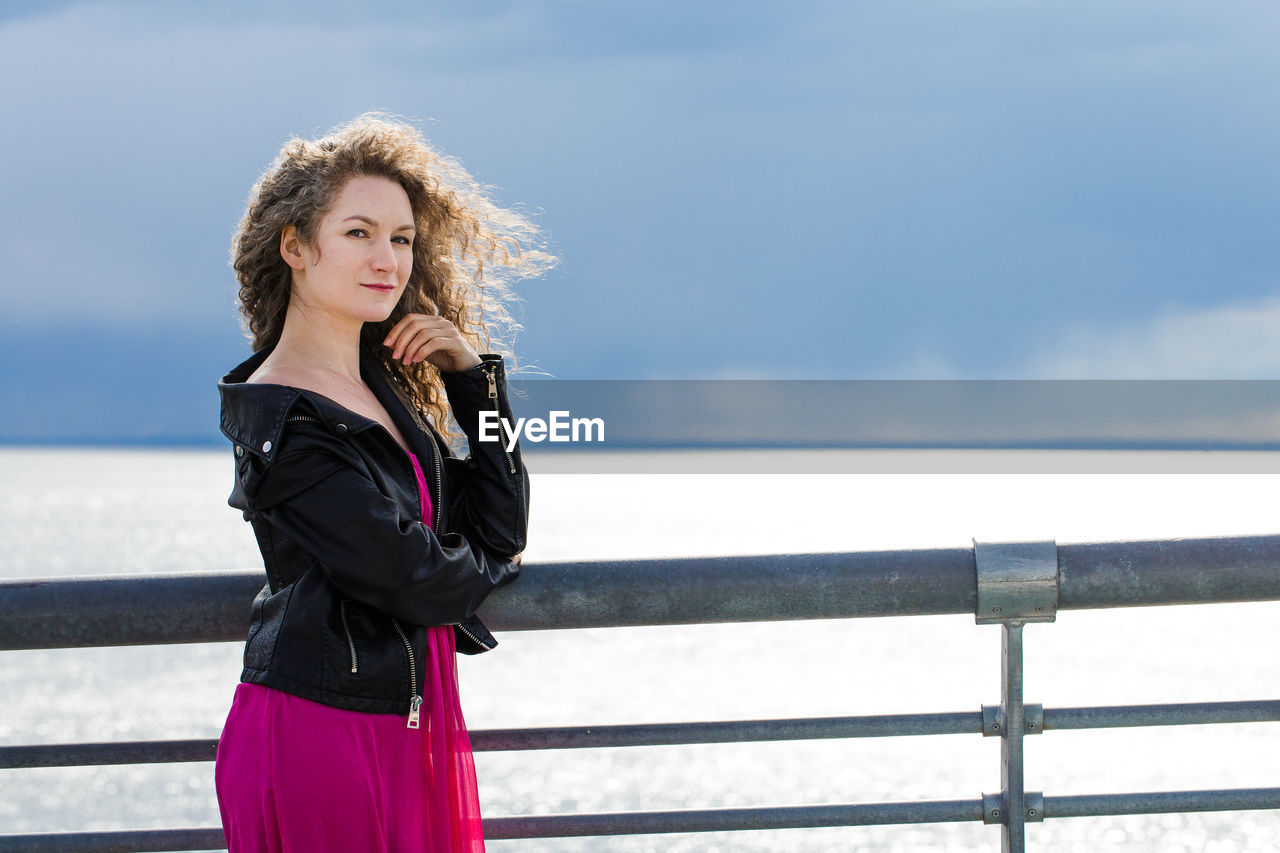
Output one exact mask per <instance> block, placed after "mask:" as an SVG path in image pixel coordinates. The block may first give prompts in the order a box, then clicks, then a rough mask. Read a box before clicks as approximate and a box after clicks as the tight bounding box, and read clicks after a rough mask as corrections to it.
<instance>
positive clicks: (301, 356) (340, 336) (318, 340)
mask: <svg viewBox="0 0 1280 853" xmlns="http://www.w3.org/2000/svg"><path fill="white" fill-rule="evenodd" d="M363 326H364V323H363V322H361V321H359V320H354V321H353V320H352V319H351V318H349V317H336V316H334V315H332V314H327V313H325V312H319V311H311V310H308V309H306V308H305V307H303V306H300V305H298V304H296V303H290V305H289V310H288V312H287V313H286V314H285V321H284V328H283V329H281V331H280V341H279V343H277V344H276V347H275V351H274V352H272V353H271V359H272V360H273V361H276V362H278V363H281V364H284V363H288V364H291V365H294V366H297V367H305V368H307V369H309V370H313V371H322V372H325V373H330V374H332V375H334V376H337V377H342V378H344V379H347V380H349V381H351V382H352V383H354V384H357V385H358V384H360V383H361V382H362V380H361V377H360V330H361V328H362V327H363Z"/></svg>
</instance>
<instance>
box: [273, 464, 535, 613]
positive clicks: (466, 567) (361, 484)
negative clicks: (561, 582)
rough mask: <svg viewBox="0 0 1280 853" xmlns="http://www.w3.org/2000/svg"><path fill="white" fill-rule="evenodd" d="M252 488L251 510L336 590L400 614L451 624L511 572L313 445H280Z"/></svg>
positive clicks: (513, 570)
mask: <svg viewBox="0 0 1280 853" xmlns="http://www.w3.org/2000/svg"><path fill="white" fill-rule="evenodd" d="M283 450H284V448H282V451H283ZM262 487H263V488H262V489H261V490H260V491H259V495H258V497H259V498H260V500H258V501H255V504H256V507H255V510H256V513H257V515H258V516H259V517H260V519H261V520H262V521H265V522H266V523H268V524H270V525H271V527H272V530H273V532H274V533H275V534H278V535H280V536H284V537H287V538H288V539H289V540H291V541H292V543H294V544H296V545H297V546H299V547H301V548H303V549H304V550H306V551H308V552H310V553H311V554H313V555H315V556H316V558H317V561H318V564H319V566H320V567H321V569H322V570H323V571H324V572H325V573H326V574H327V575H328V577H329V579H330V580H331V581H332V582H333V584H334V586H336V587H337V588H338V589H340V590H341V591H342V592H343V594H345V595H347V596H350V597H351V598H353V599H356V600H357V601H361V602H364V603H366V604H369V605H372V606H373V607H376V608H378V609H379V610H382V611H385V612H387V613H390V614H391V615H393V616H396V617H399V618H402V619H404V620H406V621H408V622H413V623H415V624H419V625H448V624H454V623H457V622H461V621H463V620H465V619H467V618H468V617H470V616H471V615H473V614H474V613H475V611H476V609H477V608H478V607H479V606H480V603H481V602H482V601H483V600H484V598H485V596H486V595H488V594H489V593H490V592H491V591H493V590H494V589H495V588H496V587H498V586H500V585H502V584H504V583H506V582H508V581H510V580H513V579H514V578H515V577H516V575H517V574H518V573H519V565H518V564H516V563H513V562H511V561H509V560H505V559H501V558H499V557H496V556H494V555H493V554H489V553H486V552H485V550H484V549H483V548H477V547H473V546H472V544H471V543H469V542H468V541H467V540H466V539H465V538H464V537H463V536H461V535H459V534H457V533H447V534H445V535H443V536H439V537H437V536H436V534H435V533H434V532H433V531H432V530H431V528H430V527H428V526H427V525H426V524H424V523H422V521H420V520H417V519H412V518H408V517H406V516H405V515H404V514H403V513H402V511H401V510H400V508H399V507H398V505H397V504H396V502H395V500H394V499H392V498H391V497H389V496H388V495H386V494H384V493H383V492H382V491H380V490H379V489H378V487H377V486H376V484H375V483H374V482H373V480H372V479H371V478H370V477H369V476H368V475H366V474H365V473H363V472H362V471H361V470H360V469H359V468H357V467H355V466H353V465H352V464H350V462H349V461H347V460H344V459H342V458H341V457H340V456H339V455H338V454H337V453H333V452H330V451H327V450H325V449H324V448H322V447H316V446H314V445H311V446H308V447H307V448H305V449H303V448H299V449H298V450H296V451H294V452H292V453H287V454H286V453H282V455H281V456H279V457H277V458H276V460H275V461H274V462H273V463H272V465H271V467H270V469H269V470H268V472H267V473H266V474H265V476H264V479H263V482H262Z"/></svg>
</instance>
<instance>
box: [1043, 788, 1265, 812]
mask: <svg viewBox="0 0 1280 853" xmlns="http://www.w3.org/2000/svg"><path fill="white" fill-rule="evenodd" d="M1249 809H1280V788H1241V789H1236V790H1209V791H1158V792H1152V793H1145V794H1078V795H1072V796H1066V797H1045V798H1044V816H1045V817H1046V818H1055V817H1102V816H1111V815H1131V814H1168V813H1172V812H1225V811H1243V810H1249Z"/></svg>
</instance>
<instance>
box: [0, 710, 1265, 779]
mask: <svg viewBox="0 0 1280 853" xmlns="http://www.w3.org/2000/svg"><path fill="white" fill-rule="evenodd" d="M1276 721H1280V701H1271V700H1266V701H1244V702H1204V703H1184V704H1174V705H1118V706H1114V707H1099V708H1046V709H1044V724H1043V729H1044V731H1064V730H1072V729H1098V728H1115V727H1127V726H1176V725H1204V724H1214V723H1257V722H1276ZM981 732H982V712H981V711H954V712H948V713H935V714H886V715H878V716H862V717H808V718H797V719H780V720H722V721H712V722H703V723H638V724H626V725H612V726H556V727H545V728H513V729H477V730H475V731H472V732H471V747H472V749H473V750H474V751H476V752H509V751H518V750H535V749H603V748H610V747H628V746H684V745H691V744H710V743H748V742H763V741H788V740H823V739H831V740H836V739H843V738H870V737H915V736H922V735H945V734H978V733H981ZM217 747H218V741H217V740H216V739H213V740H211V739H195V740H160V741H122V742H117V743H74V744H33V745H24V746H0V769H6V768H8V769H13V768H32V767H78V766H86V765H107V764H166V763H176V762H183V761H213V760H214V757H215V754H216V752H217Z"/></svg>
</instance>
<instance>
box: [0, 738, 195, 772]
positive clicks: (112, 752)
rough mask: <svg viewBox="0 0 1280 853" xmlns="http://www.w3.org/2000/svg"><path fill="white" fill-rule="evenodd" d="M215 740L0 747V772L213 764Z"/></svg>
mask: <svg viewBox="0 0 1280 853" xmlns="http://www.w3.org/2000/svg"><path fill="white" fill-rule="evenodd" d="M217 752H218V741H217V739H216V738H213V739H209V738H205V739H196V740H139V741H118V742H114V743H113V742H107V743H49V744H31V745H22V746H0V769H14V768H31V767H84V766H88V765H107V764H176V763H180V762H184V761H213V760H214V758H216V757H217Z"/></svg>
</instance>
